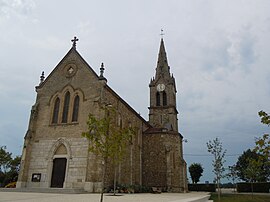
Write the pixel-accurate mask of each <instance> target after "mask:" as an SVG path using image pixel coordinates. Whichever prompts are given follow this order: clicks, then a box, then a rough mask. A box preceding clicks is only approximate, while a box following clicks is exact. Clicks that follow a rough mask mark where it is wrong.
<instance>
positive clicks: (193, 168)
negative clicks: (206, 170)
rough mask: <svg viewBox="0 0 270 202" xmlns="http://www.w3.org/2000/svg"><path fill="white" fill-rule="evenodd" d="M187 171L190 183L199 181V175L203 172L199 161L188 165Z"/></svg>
mask: <svg viewBox="0 0 270 202" xmlns="http://www.w3.org/2000/svg"><path fill="white" fill-rule="evenodd" d="M188 171H189V173H190V177H191V180H192V183H193V184H197V183H198V182H199V181H200V177H201V176H202V173H203V167H202V165H201V164H199V163H192V164H191V165H190V166H189V168H188Z"/></svg>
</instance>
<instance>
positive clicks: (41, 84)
mask: <svg viewBox="0 0 270 202" xmlns="http://www.w3.org/2000/svg"><path fill="white" fill-rule="evenodd" d="M73 52H74V53H75V54H76V55H77V56H78V57H79V58H80V60H81V61H82V62H83V63H84V64H85V66H86V67H88V69H89V70H90V71H91V72H92V73H93V75H95V77H96V78H97V80H98V79H99V78H100V77H99V76H98V75H97V73H96V72H95V71H94V70H93V69H92V67H91V66H90V65H89V64H88V63H87V62H86V61H85V60H84V58H83V57H82V56H81V55H80V53H79V52H78V51H77V50H76V48H75V47H74V46H73V47H71V49H70V50H69V51H68V52H67V53H66V55H65V56H64V57H63V59H62V60H60V62H59V63H58V64H57V65H56V67H55V68H54V69H53V71H51V73H50V74H49V75H48V76H47V77H46V78H45V80H44V81H43V82H42V83H40V84H39V85H38V86H36V89H40V88H42V87H43V86H44V85H45V83H46V82H47V81H48V80H49V78H50V77H51V75H53V73H54V72H55V71H56V69H58V68H59V66H60V65H61V63H63V61H65V60H66V58H67V57H68V56H69V55H70V54H71V53H73ZM105 88H106V89H107V90H108V91H109V92H111V93H112V94H113V95H114V96H115V97H116V98H117V99H118V100H119V101H121V102H122V103H123V104H124V105H125V106H126V107H127V108H128V109H129V110H130V111H132V112H133V113H134V114H135V115H136V116H137V117H138V118H139V119H141V120H142V121H143V122H144V123H145V124H146V125H147V126H148V127H151V125H150V124H149V123H148V121H146V120H145V119H144V118H143V117H142V116H141V115H140V114H139V113H137V112H136V111H135V110H134V109H133V108H132V107H131V106H130V105H129V104H128V103H127V102H126V101H125V100H123V99H122V98H121V97H120V96H119V95H118V94H117V93H116V92H115V91H114V90H113V89H112V88H111V87H110V86H108V84H107V83H106V84H105Z"/></svg>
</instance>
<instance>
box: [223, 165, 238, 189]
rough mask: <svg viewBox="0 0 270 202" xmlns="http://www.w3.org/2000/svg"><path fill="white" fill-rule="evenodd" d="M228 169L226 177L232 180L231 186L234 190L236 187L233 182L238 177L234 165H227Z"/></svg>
mask: <svg viewBox="0 0 270 202" xmlns="http://www.w3.org/2000/svg"><path fill="white" fill-rule="evenodd" d="M228 171H229V172H228V173H227V174H226V177H227V178H228V179H231V180H232V184H233V188H234V191H235V188H236V186H235V182H236V180H237V179H238V176H237V170H236V165H233V166H229V167H228Z"/></svg>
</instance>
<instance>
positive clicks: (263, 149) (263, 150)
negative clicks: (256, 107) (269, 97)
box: [255, 111, 270, 162]
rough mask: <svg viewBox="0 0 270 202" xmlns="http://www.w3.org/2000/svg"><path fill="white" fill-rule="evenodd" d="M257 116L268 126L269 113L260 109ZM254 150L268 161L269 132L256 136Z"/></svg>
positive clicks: (269, 122)
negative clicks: (259, 136)
mask: <svg viewBox="0 0 270 202" xmlns="http://www.w3.org/2000/svg"><path fill="white" fill-rule="evenodd" d="M258 114H259V116H260V117H261V122H262V123H263V124H266V125H268V126H270V115H269V114H267V113H266V112H264V111H260V112H259V113H258ZM255 144H256V147H255V151H256V152H258V153H259V154H261V155H263V156H264V157H265V159H266V160H268V162H269V161H270V136H269V134H264V135H263V137H261V138H257V140H256V142H255Z"/></svg>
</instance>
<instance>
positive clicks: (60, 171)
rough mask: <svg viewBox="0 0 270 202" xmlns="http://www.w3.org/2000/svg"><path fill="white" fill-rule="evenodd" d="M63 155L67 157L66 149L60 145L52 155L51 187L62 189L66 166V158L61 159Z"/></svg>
mask: <svg viewBox="0 0 270 202" xmlns="http://www.w3.org/2000/svg"><path fill="white" fill-rule="evenodd" d="M65 155H67V149H66V147H65V145H63V144H61V145H60V146H59V147H58V148H57V150H56V152H55V154H54V159H53V169H52V178H51V187H55V188H63V187H64V182H65V176H66V166H67V158H65V157H63V156H65Z"/></svg>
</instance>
